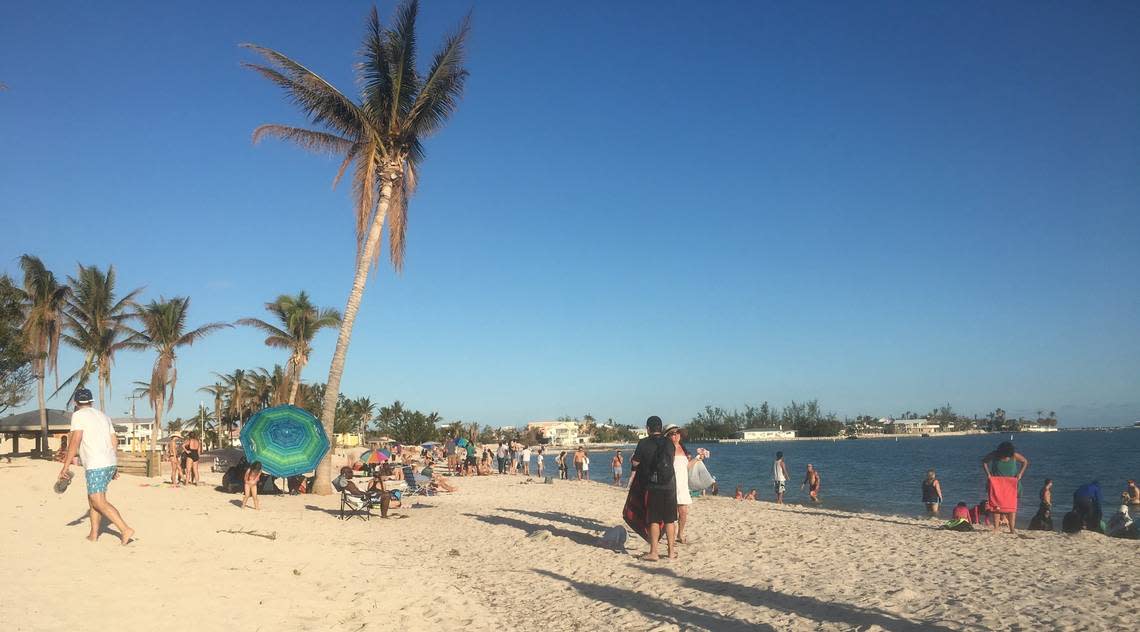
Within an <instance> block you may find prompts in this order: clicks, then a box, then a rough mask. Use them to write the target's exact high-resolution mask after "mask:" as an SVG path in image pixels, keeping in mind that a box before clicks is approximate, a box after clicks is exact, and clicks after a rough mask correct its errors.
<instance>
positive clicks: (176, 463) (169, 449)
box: [166, 435, 183, 487]
mask: <svg viewBox="0 0 1140 632" xmlns="http://www.w3.org/2000/svg"><path fill="white" fill-rule="evenodd" d="M181 458H182V437H180V436H178V435H170V441H168V442H167V443H166V460H167V461H168V462H169V463H170V484H171V485H173V486H175V487H178V484H179V483H180V482H181V480H182V478H183V476H182V464H181V463H180V460H181Z"/></svg>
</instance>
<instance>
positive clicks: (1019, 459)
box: [982, 441, 1029, 533]
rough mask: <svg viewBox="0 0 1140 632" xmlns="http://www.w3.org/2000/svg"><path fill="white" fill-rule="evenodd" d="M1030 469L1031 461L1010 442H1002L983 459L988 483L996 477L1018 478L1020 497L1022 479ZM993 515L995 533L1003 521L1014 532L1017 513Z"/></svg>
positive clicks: (1009, 512) (996, 513) (1002, 512)
mask: <svg viewBox="0 0 1140 632" xmlns="http://www.w3.org/2000/svg"><path fill="white" fill-rule="evenodd" d="M1028 469H1029V459H1027V458H1025V457H1024V456H1022V455H1021V454H1020V453H1019V452H1018V451H1017V450H1015V449H1014V447H1013V443H1012V442H1010V441H1002V442H1001V443H999V444H998V447H997V449H996V450H994V451H993V452H990V453H989V454H987V455H985V456H984V457H982V470H983V471H984V472H985V473H986V480H987V481H988V480H989V479H991V478H993V477H995V476H1016V477H1017V492H1018V495H1019V496H1020V495H1021V478H1022V477H1023V476H1025V471H1026V470H1028ZM997 509H999V510H1000V509H1001V507H997ZM993 513H994V532H997V530H998V527H999V525H1000V524H1001V523H1002V522H1003V520H1004V521H1005V522H1006V523H1007V524H1008V525H1009V532H1010V533H1013V532H1014V521H1015V519H1016V518H1017V512H1016V511H995V512H993Z"/></svg>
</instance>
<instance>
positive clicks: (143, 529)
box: [0, 459, 1140, 631]
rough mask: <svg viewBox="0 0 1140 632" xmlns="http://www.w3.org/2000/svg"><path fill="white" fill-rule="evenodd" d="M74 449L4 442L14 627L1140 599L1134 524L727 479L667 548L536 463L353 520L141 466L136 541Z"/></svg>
mask: <svg viewBox="0 0 1140 632" xmlns="http://www.w3.org/2000/svg"><path fill="white" fill-rule="evenodd" d="M58 467H59V466H58V465H55V464H49V463H42V462H33V461H31V460H29V459H16V460H14V461H12V462H11V463H5V462H4V461H3V460H2V459H0V490H2V491H0V498H2V500H0V551H2V558H0V559H2V560H3V580H0V594H2V598H0V622H2V625H0V627H3V628H4V629H15V630H60V629H72V630H77V631H78V630H84V629H107V630H116V631H119V630H165V629H186V628H189V627H195V628H197V629H202V630H223V629H224V630H259V629H260V630H273V631H278V630H286V631H287V630H388V629H411V630H428V629H430V630H453V629H459V628H461V627H462V628H464V629H468V630H491V629H495V630H517V629H524V628H525V629H528V630H612V631H617V630H674V629H707V630H755V629H766V628H769V627H770V628H774V629H778V630H784V629H825V630H831V629H841V630H846V629H883V630H932V629H933V630H938V629H953V630H960V629H995V628H1003V629H1014V630H1024V629H1035V630H1036V629H1046V630H1068V629H1073V630H1076V629H1081V630H1088V629H1104V630H1123V629H1135V627H1136V621H1137V616H1138V615H1137V614H1135V613H1136V605H1135V604H1137V603H1140V594H1138V593H1137V587H1136V586H1137V584H1138V583H1140V582H1138V580H1140V564H1138V562H1140V542H1136V541H1123V540H1112V539H1108V538H1105V537H1103V536H1100V535H1096V534H1087V533H1086V534H1080V535H1077V536H1063V535H1060V534H1048V533H1032V532H1029V533H1024V534H1022V535H1021V536H1018V537H1013V536H1008V535H993V534H990V533H966V534H961V533H949V532H941V531H937V530H934V529H933V528H932V526H933V524H934V523H933V522H930V521H923V520H911V519H905V518H888V517H880V516H872V515H862V514H849V513H840V512H830V511H827V510H820V509H816V508H792V507H789V508H777V507H775V506H774V505H772V504H769V503H737V502H735V501H732V500H730V499H727V498H711V499H704V500H699V501H697V502H696V503H695V504H694V505H693V508H692V525H691V529H690V532H691V536H692V537H693V538H694V540H695V541H694V542H693V543H692V544H688V545H685V546H683V547H681V549H680V550H681V558H680V559H679V560H675V561H672V562H658V563H648V562H640V561H637V560H635V559H634V558H633V557H632V556H629V555H621V554H617V553H613V552H611V551H608V550H605V549H602V548H599V547H597V546H596V545H595V537H594V533H595V532H596V531H598V530H600V529H601V528H603V527H607V526H612V525H615V524H619V523H620V522H621V519H620V511H621V504H622V502H623V499H624V490H618V489H614V488H611V487H608V486H606V485H603V484H600V483H572V482H559V481H556V482H555V484H554V485H542V484H539V483H537V482H536V483H532V484H525V483H524V482H523V481H524V479H523V477H498V476H496V477H490V478H479V479H458V484H459V485H460V487H461V491H460V492H459V493H457V494H452V495H447V496H437V497H432V498H428V499H424V500H421V501H418V502H417V504H418V505H419V506H418V507H416V508H410V509H404V510H398V513H400V514H403V515H406V516H407V517H406V518H404V519H389V520H386V521H385V520H380V519H379V518H374V519H373V520H372V521H371V522H368V523H365V522H362V521H359V520H354V521H351V522H347V523H345V522H341V521H338V520H336V519H335V518H334V517H333V516H332V515H330V513H329V512H330V511H333V510H334V509H335V507H336V505H337V503H338V500H339V498H338V497H336V496H329V497H315V496H270V497H263V498H262V511H260V512H254V511H252V510H245V511H242V510H239V509H238V508H237V507H236V506H235V505H236V503H237V502H239V501H240V496H230V495H226V494H221V493H219V492H216V491H214V489H213V487H212V486H201V487H196V488H182V489H174V488H170V487H166V486H160V487H152V486H149V485H153V484H156V483H157V480H152V481H147V480H146V479H140V478H134V477H128V476H124V477H122V478H120V479H119V480H118V481H116V482H114V483H112V486H111V490H110V494H109V498H110V500H111V501H112V502H113V503H114V504H116V505H117V506H118V508H119V509H120V510H121V511H122V512H123V515H124V517H125V518H126V519H127V521H128V522H129V523H130V525H131V526H132V527H133V528H135V529H136V530H137V534H138V540H137V541H136V542H134V543H132V544H131V545H130V546H128V547H125V548H124V547H121V546H119V543H118V539H117V538H116V537H115V536H114V535H112V534H106V535H104V536H103V537H102V538H101V539H100V540H99V542H97V543H95V544H91V543H89V542H87V541H86V540H85V539H84V536H85V535H86V534H87V530H88V525H87V523H86V520H85V519H82V520H77V519H80V518H83V516H84V515H85V511H86V503H85V498H84V494H83V492H84V488H83V477H82V474H79V475H78V476H77V478H76V481H75V483H74V484H73V486H72V488H71V489H69V490H68V491H67V493H66V494H64V495H62V496H57V495H56V494H55V493H54V492H52V490H51V484H52V482H53V481H54V477H55V474H56V472H57V471H58ZM207 476H210V475H207ZM212 477H213V478H212V479H211V480H212V481H214V482H216V481H217V475H212ZM143 485H148V486H143ZM540 528H541V529H548V530H550V531H551V532H552V534H553V535H552V537H550V538H547V539H540V538H528V537H527V534H528V533H530V532H532V531H534V530H536V529H540ZM222 530H235V531H246V530H254V531H257V532H259V533H263V534H274V535H275V539H272V540H270V539H266V538H261V537H256V536H251V535H245V534H233V533H225V532H219V531H222ZM630 549H631V551H632V552H639V551H642V550H644V549H645V545H644V543H643V542H641V541H640V540H639V539H637V538H636V537H632V538H631V540H630ZM393 626H395V627H393Z"/></svg>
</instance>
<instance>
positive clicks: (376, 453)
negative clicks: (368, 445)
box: [360, 450, 391, 465]
mask: <svg viewBox="0 0 1140 632" xmlns="http://www.w3.org/2000/svg"><path fill="white" fill-rule="evenodd" d="M390 458H391V454H389V453H388V451H387V450H369V451H367V452H365V453H364V454H361V455H360V462H361V463H365V464H367V465H376V464H377V463H383V462H384V461H387V460H388V459H390Z"/></svg>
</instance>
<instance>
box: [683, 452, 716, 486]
mask: <svg viewBox="0 0 1140 632" xmlns="http://www.w3.org/2000/svg"><path fill="white" fill-rule="evenodd" d="M715 482H716V479H715V478H713V476H712V474H709V470H708V468H707V467H705V462H704V461H701V460H698V461H697V462H696V463H693V467H691V468H689V491H694V492H697V491H701V490H702V489H708V488H709V487H712V485H713V483H715Z"/></svg>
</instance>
